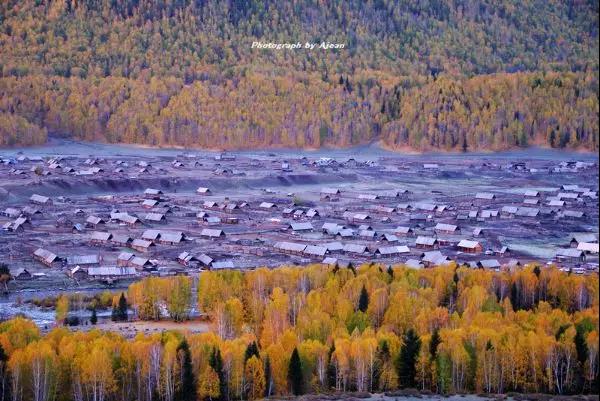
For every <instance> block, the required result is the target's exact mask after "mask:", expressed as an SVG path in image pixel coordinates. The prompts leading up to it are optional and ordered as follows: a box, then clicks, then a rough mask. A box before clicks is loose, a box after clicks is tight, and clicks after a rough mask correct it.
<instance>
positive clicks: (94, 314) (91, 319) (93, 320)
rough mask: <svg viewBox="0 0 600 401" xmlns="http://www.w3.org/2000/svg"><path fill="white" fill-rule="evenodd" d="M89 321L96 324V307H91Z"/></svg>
mask: <svg viewBox="0 0 600 401" xmlns="http://www.w3.org/2000/svg"><path fill="white" fill-rule="evenodd" d="M90 323H91V324H93V325H96V323H98V315H97V313H96V307H94V308H93V309H92V316H91V317H90Z"/></svg>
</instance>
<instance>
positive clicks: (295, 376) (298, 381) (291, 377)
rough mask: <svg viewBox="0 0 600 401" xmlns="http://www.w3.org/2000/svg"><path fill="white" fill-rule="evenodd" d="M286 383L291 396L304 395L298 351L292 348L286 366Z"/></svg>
mask: <svg viewBox="0 0 600 401" xmlns="http://www.w3.org/2000/svg"><path fill="white" fill-rule="evenodd" d="M288 383H289V385H290V388H291V390H292V394H294V395H301V394H304V373H303V372H302V361H301V360H300V354H299V353H298V349H297V348H294V350H293V351H292V356H291V357H290V364H289V366H288Z"/></svg>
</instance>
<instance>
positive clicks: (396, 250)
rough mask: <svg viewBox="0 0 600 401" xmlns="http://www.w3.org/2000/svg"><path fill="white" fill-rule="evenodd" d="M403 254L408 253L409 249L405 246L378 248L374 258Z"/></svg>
mask: <svg viewBox="0 0 600 401" xmlns="http://www.w3.org/2000/svg"><path fill="white" fill-rule="evenodd" d="M403 253H410V249H409V248H408V247H407V246H406V245H398V246H380V247H378V248H377V249H376V250H375V256H377V257H379V256H382V257H391V256H397V255H400V254H403Z"/></svg>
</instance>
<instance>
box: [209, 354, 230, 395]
mask: <svg viewBox="0 0 600 401" xmlns="http://www.w3.org/2000/svg"><path fill="white" fill-rule="evenodd" d="M208 364H209V365H210V367H211V368H213V370H214V371H215V373H216V374H217V376H219V392H220V393H221V395H220V397H218V398H217V399H219V400H223V399H225V397H226V394H227V380H226V379H225V372H224V371H223V358H222V357H221V350H220V349H219V348H217V347H215V348H213V350H212V352H211V354H210V358H209V360H208Z"/></svg>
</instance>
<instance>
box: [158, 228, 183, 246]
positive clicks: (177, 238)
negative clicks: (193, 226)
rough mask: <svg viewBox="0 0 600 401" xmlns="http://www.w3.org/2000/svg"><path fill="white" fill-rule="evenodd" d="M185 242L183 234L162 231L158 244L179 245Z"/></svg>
mask: <svg viewBox="0 0 600 401" xmlns="http://www.w3.org/2000/svg"><path fill="white" fill-rule="evenodd" d="M184 240H185V234H184V233H182V232H169V231H161V233H160V237H159V238H158V242H159V243H161V244H164V245H177V244H180V243H181V242H182V241H184Z"/></svg>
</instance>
